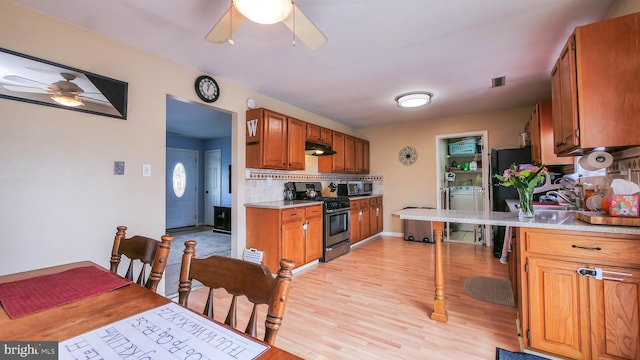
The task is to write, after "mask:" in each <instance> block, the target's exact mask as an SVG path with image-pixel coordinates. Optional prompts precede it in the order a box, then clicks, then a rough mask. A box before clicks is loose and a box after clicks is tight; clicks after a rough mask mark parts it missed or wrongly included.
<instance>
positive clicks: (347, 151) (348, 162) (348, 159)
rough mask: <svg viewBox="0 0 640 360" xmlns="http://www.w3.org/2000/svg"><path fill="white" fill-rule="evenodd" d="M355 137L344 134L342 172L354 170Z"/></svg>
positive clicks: (353, 171) (352, 171)
mask: <svg viewBox="0 0 640 360" xmlns="http://www.w3.org/2000/svg"><path fill="white" fill-rule="evenodd" d="M355 142H356V138H355V137H353V136H351V135H345V136H344V172H345V173H355V172H356V144H355Z"/></svg>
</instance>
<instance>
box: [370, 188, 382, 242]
mask: <svg viewBox="0 0 640 360" xmlns="http://www.w3.org/2000/svg"><path fill="white" fill-rule="evenodd" d="M369 214H370V215H369V217H370V219H371V220H370V223H369V228H370V235H376V234H378V233H381V232H382V197H381V196H376V197H373V198H371V199H369Z"/></svg>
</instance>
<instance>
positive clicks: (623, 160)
mask: <svg viewBox="0 0 640 360" xmlns="http://www.w3.org/2000/svg"><path fill="white" fill-rule="evenodd" d="M611 155H613V164H611V166H609V167H608V168H607V175H606V176H597V177H588V178H583V179H581V182H583V183H590V184H593V185H598V187H599V188H600V189H603V190H605V191H608V190H610V188H611V182H612V181H613V180H614V179H623V180H627V181H631V182H633V183H636V184H638V185H640V147H635V148H631V149H626V150H622V151H618V152H615V153H611Z"/></svg>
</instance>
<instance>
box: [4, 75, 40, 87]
mask: <svg viewBox="0 0 640 360" xmlns="http://www.w3.org/2000/svg"><path fill="white" fill-rule="evenodd" d="M3 79H5V80H9V81H13V82H17V83H20V84H23V85H26V86H30V87H39V88H42V87H47V86H49V84H45V83H43V82H40V81H36V80H31V79H27V78H26V77H22V76H19V75H7V76H5V77H3Z"/></svg>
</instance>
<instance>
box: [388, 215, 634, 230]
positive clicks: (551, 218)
mask: <svg viewBox="0 0 640 360" xmlns="http://www.w3.org/2000/svg"><path fill="white" fill-rule="evenodd" d="M392 214H393V215H394V216H399V217H400V219H404V220H422V221H442V222H455V223H463V224H484V225H497V226H512V227H528V228H539V229H555V230H574V231H590V232H606V233H615V234H631V235H640V227H631V226H610V225H591V224H589V223H586V222H584V221H581V220H578V219H577V218H575V216H574V214H573V212H571V211H562V210H536V211H535V218H518V214H515V213H509V212H498V211H462V210H439V209H404V210H398V211H394V212H392Z"/></svg>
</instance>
